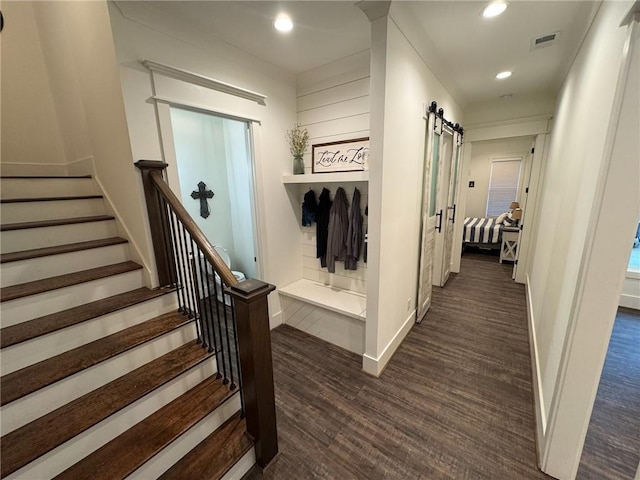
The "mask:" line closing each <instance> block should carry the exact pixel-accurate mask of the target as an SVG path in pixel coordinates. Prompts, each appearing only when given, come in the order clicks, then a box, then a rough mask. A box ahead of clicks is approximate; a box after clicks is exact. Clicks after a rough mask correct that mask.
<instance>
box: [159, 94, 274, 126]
mask: <svg viewBox="0 0 640 480" xmlns="http://www.w3.org/2000/svg"><path fill="white" fill-rule="evenodd" d="M149 98H150V99H151V100H152V101H154V102H156V103H166V104H167V105H169V106H171V107H179V108H186V109H187V110H192V111H194V112H200V113H206V114H212V115H216V116H218V117H224V118H228V119H231V120H237V121H240V122H254V123H257V124H259V125H262V121H261V120H260V119H258V118H253V117H247V116H245V115H236V114H234V113H231V112H227V111H224V110H217V109H216V110H214V109H212V108H206V107H203V106H202V105H196V104H195V103H190V102H184V101H182V100H176V99H173V98H169V97H163V96H162V95H153V96H151V97H149Z"/></svg>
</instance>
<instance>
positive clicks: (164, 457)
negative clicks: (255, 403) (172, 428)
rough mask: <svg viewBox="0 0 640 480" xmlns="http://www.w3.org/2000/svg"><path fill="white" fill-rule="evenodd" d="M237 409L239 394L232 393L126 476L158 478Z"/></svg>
mask: <svg viewBox="0 0 640 480" xmlns="http://www.w3.org/2000/svg"><path fill="white" fill-rule="evenodd" d="M238 410H240V395H234V396H233V397H232V398H230V399H229V400H227V401H226V402H225V403H223V404H222V405H220V406H219V407H218V408H217V409H216V410H214V411H213V412H211V413H210V414H209V415H207V416H206V417H205V418H203V419H202V420H200V421H199V422H198V423H197V424H196V425H194V426H193V427H192V428H190V429H189V430H187V431H186V432H185V433H184V434H183V435H181V436H180V437H178V438H177V439H176V440H174V441H173V442H171V443H170V444H169V445H167V446H166V447H165V448H164V449H163V450H162V451H160V452H159V453H158V454H157V455H155V456H154V457H152V458H151V459H149V461H147V463H145V464H144V465H142V466H141V467H140V468H138V469H137V470H136V471H135V472H133V473H132V474H131V475H129V476H128V477H126V478H127V479H129V480H133V479H136V480H143V479H149V478H158V477H159V476H160V475H162V474H163V473H164V472H166V471H167V470H169V468H170V467H172V466H173V465H174V464H175V463H176V462H177V461H178V460H180V459H181V458H182V457H184V456H185V455H186V454H187V453H189V451H190V450H191V449H193V448H194V447H195V446H196V445H198V444H199V443H200V442H201V441H202V440H204V439H205V438H207V436H209V435H210V434H212V433H213V432H214V431H215V430H216V429H217V428H218V427H219V426H220V425H222V424H223V423H224V422H226V421H227V420H228V419H229V418H230V417H231V416H233V414H234V413H236V412H237V411H238Z"/></svg>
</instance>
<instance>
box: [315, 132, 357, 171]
mask: <svg viewBox="0 0 640 480" xmlns="http://www.w3.org/2000/svg"><path fill="white" fill-rule="evenodd" d="M368 169H369V138H368V137H367V138H356V139H355V140H344V141H341V142H331V143H320V144H318V145H314V146H313V148H312V153H311V171H312V172H313V173H328V172H353V171H361V170H368Z"/></svg>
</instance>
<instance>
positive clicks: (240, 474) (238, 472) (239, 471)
mask: <svg viewBox="0 0 640 480" xmlns="http://www.w3.org/2000/svg"><path fill="white" fill-rule="evenodd" d="M255 464H256V449H255V447H252V448H251V449H250V450H249V451H248V452H247V453H245V454H244V456H243V457H242V458H241V459H240V460H238V463H236V464H235V465H234V466H233V467H231V470H229V471H228V472H227V473H225V474H224V476H223V477H222V478H221V479H220V480H242V479H243V478H244V476H245V475H246V474H247V472H249V470H251V469H252V468H253V466H254V465H255Z"/></svg>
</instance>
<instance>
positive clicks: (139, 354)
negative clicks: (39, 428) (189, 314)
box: [0, 322, 195, 435]
mask: <svg viewBox="0 0 640 480" xmlns="http://www.w3.org/2000/svg"><path fill="white" fill-rule="evenodd" d="M194 338H195V327H194V325H193V322H190V323H188V324H186V325H184V326H182V327H181V328H178V329H176V330H173V331H171V332H169V333H166V334H165V335H162V336H160V337H158V338H155V339H153V340H150V341H149V342H147V343H145V344H143V345H139V346H138V347H136V348H133V349H131V350H128V351H126V352H123V353H121V354H120V355H117V356H115V357H113V358H110V359H108V360H105V361H104V362H101V363H99V364H97V365H94V366H92V367H90V368H87V369H85V370H82V371H80V372H78V373H76V374H74V375H71V376H70V377H67V378H64V379H62V380H60V381H58V382H56V383H54V384H52V385H49V386H48V387H45V388H41V389H40V390H38V391H36V392H33V393H31V394H30V395H27V396H25V397H23V398H21V399H19V400H16V401H15V402H12V403H9V404H7V405H4V406H3V407H2V409H1V410H0V413H1V415H2V427H1V428H2V434H3V435H4V434H5V431H6V432H10V431H12V430H15V429H16V428H18V427H20V426H22V425H25V424H27V423H29V422H31V421H33V420H35V419H36V418H38V417H41V416H42V415H45V414H47V413H49V412H51V411H53V410H55V409H56V408H59V407H61V406H62V405H64V404H66V403H69V402H71V401H72V400H75V399H76V398H78V397H81V396H82V395H84V394H86V393H88V392H91V391H92V390H95V389H96V388H99V387H100V386H102V385H104V384H106V383H109V382H110V381H112V380H115V379H116V378H118V377H120V376H122V375H124V374H126V373H127V372H130V371H132V370H134V369H136V368H138V367H141V366H142V365H144V364H145V363H148V362H150V361H152V360H154V359H156V358H158V357H161V356H162V355H164V354H165V353H168V352H170V351H171V350H174V349H176V348H178V347H180V346H182V345H184V344H185V343H187V342H189V341H191V340H193V339H194Z"/></svg>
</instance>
